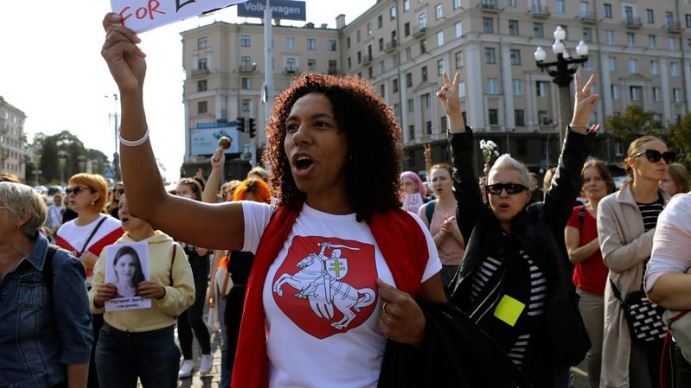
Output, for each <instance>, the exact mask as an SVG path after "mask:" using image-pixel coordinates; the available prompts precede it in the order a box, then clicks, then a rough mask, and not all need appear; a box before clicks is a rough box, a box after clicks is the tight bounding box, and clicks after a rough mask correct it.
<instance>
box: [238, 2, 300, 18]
mask: <svg viewBox="0 0 691 388" xmlns="http://www.w3.org/2000/svg"><path fill="white" fill-rule="evenodd" d="M270 1H271V2H270V7H271V17H273V18H278V19H286V20H303V21H304V20H307V15H306V13H305V2H304V1H292V0H270ZM236 8H237V10H238V16H243V17H248V18H263V17H264V8H266V0H250V1H248V2H246V3H242V4H238V5H237V7H236Z"/></svg>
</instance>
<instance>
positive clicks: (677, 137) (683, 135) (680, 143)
mask: <svg viewBox="0 0 691 388" xmlns="http://www.w3.org/2000/svg"><path fill="white" fill-rule="evenodd" d="M668 144H669V147H670V148H672V149H673V150H674V151H675V152H677V155H681V160H679V162H680V163H683V164H684V165H686V168H688V169H690V170H691V113H689V114H687V115H686V116H684V118H682V119H681V121H680V122H679V123H678V124H677V125H673V126H671V128H670V131H669V141H668Z"/></svg>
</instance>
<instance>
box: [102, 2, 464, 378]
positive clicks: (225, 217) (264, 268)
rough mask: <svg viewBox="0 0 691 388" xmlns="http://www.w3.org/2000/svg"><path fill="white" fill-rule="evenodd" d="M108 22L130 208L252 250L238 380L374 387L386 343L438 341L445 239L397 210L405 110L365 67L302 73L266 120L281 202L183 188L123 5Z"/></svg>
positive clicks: (221, 245) (106, 53) (194, 234)
mask: <svg viewBox="0 0 691 388" xmlns="http://www.w3.org/2000/svg"><path fill="white" fill-rule="evenodd" d="M103 24H104V27H105V29H106V31H107V37H106V39H105V43H104V46H103V51H102V55H103V57H104V58H105V60H106V62H107V64H108V66H109V68H110V71H111V74H112V75H113V78H114V79H115V81H116V83H117V84H118V87H119V89H120V95H121V96H122V100H121V105H122V126H121V138H120V142H121V144H122V145H123V147H122V159H121V162H122V172H123V177H124V182H125V186H126V187H127V188H128V197H129V198H128V199H129V201H130V204H129V205H130V207H131V209H132V211H133V212H134V213H136V214H137V215H138V216H140V217H141V218H143V219H145V220H147V221H148V222H150V223H152V224H155V225H157V226H159V227H160V228H161V229H162V230H165V231H166V232H167V233H170V234H171V235H172V236H174V237H175V238H177V239H179V240H183V241H188V242H190V243H192V244H194V245H196V246H205V247H210V248H214V249H231V250H241V251H250V252H254V253H255V258H254V263H253V265H252V271H251V274H250V276H249V278H248V281H247V291H246V292H247V296H246V302H245V309H244V311H243V317H242V322H241V328H240V337H239V338H240V339H239V343H238V349H237V355H236V357H235V365H234V370H233V376H232V386H235V387H261V386H272V387H282V386H330V387H374V386H376V385H377V384H378V382H379V380H380V371H381V370H382V368H383V367H382V363H383V361H382V360H384V361H386V360H385V359H384V350H385V347H387V348H388V346H389V345H391V346H399V345H396V344H408V345H422V344H423V340H424V341H426V340H427V338H428V337H427V335H426V331H425V328H426V325H427V324H428V323H430V322H431V321H429V320H426V315H425V314H424V313H423V310H422V308H421V307H420V304H419V303H422V302H431V303H444V302H446V296H445V294H444V290H443V287H442V284H441V278H440V275H439V271H440V269H441V264H440V260H439V257H438V254H437V251H436V249H435V247H434V241H433V240H432V237H431V236H430V234H429V232H428V231H427V228H425V226H424V224H422V222H421V221H420V219H419V218H417V217H415V216H414V215H411V214H410V213H408V212H405V211H403V210H402V209H400V207H401V201H400V197H399V192H398V178H399V173H400V155H401V144H400V140H399V139H400V128H399V127H398V125H397V124H396V120H395V116H394V112H393V111H392V110H391V109H390V108H389V107H388V106H387V105H386V104H385V103H384V101H383V100H382V99H381V98H380V97H378V96H377V95H376V93H375V92H374V90H373V88H372V87H371V86H370V85H369V84H367V83H366V81H364V80H362V79H360V78H355V77H345V78H336V77H332V76H327V75H318V74H307V75H303V76H302V77H300V78H298V79H297V80H296V81H295V82H294V83H293V84H292V85H291V86H290V87H289V88H287V89H286V90H284V91H283V92H282V93H281V95H280V96H279V97H278V98H277V99H276V100H275V101H274V106H273V112H272V116H271V118H270V121H269V123H268V126H267V130H266V133H267V147H266V151H265V162H267V163H268V164H269V166H270V171H271V176H270V179H269V181H270V186H271V190H272V194H273V195H274V196H276V199H277V206H275V207H274V206H271V205H269V204H265V203H258V202H252V201H239V202H235V201H234V202H229V203H222V204H206V203H202V202H199V201H191V200H188V199H185V198H180V197H175V196H172V195H169V194H167V193H166V191H165V189H164V187H163V185H162V184H161V179H160V175H159V172H158V169H157V167H156V160H155V157H154V153H153V150H152V148H151V143H150V142H149V141H148V131H147V123H146V115H145V112H144V107H143V80H144V75H145V72H146V63H145V60H144V56H143V53H142V52H141V51H140V49H139V48H138V47H137V46H136V43H138V42H139V38H138V37H137V36H136V35H135V33H134V32H133V31H132V30H130V29H128V28H126V27H124V26H123V25H122V24H121V21H120V18H119V16H118V15H116V14H108V15H106V17H105V19H104V23H103ZM375 167H376V168H375ZM209 225H218V226H219V227H216V228H209V227H208V226H209ZM393 284H395V286H393ZM416 299H417V300H416ZM418 300H419V301H420V302H418ZM387 340H388V341H389V342H388V343H387ZM392 343H393V344H392ZM403 348H405V349H407V347H403ZM423 348H424V347H423ZM326 355H328V360H327V359H325V356H326ZM315 366H318V367H315ZM449 373H452V371H449Z"/></svg>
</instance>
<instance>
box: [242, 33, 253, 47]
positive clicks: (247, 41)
mask: <svg viewBox="0 0 691 388" xmlns="http://www.w3.org/2000/svg"><path fill="white" fill-rule="evenodd" d="M240 47H252V39H251V38H250V36H249V35H240Z"/></svg>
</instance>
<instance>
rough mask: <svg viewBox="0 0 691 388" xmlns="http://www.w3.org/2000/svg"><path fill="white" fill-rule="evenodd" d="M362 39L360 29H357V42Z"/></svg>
mask: <svg viewBox="0 0 691 388" xmlns="http://www.w3.org/2000/svg"><path fill="white" fill-rule="evenodd" d="M360 40H362V37H361V35H360V30H357V31H355V43H360Z"/></svg>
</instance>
